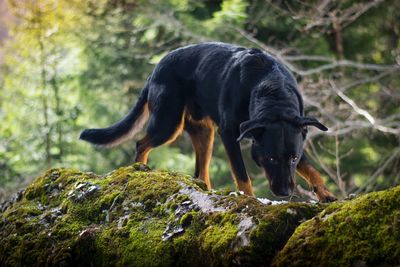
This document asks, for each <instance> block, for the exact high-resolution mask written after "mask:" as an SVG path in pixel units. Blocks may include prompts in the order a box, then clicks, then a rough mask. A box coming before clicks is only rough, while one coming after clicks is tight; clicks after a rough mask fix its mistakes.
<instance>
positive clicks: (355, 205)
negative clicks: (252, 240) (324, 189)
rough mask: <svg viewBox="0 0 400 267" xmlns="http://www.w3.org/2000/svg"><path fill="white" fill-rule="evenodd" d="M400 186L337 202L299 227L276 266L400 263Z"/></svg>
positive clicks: (392, 264)
mask: <svg viewBox="0 0 400 267" xmlns="http://www.w3.org/2000/svg"><path fill="white" fill-rule="evenodd" d="M399 207H400V187H396V188H393V189H391V190H388V191H384V192H375V193H370V194H367V195H364V196H361V197H359V198H357V199H355V200H352V201H350V202H344V203H337V204H334V205H332V206H330V207H328V208H327V209H325V210H324V211H323V212H321V213H320V214H319V215H318V216H317V217H315V218H313V219H311V220H309V221H307V222H306V223H304V224H302V225H301V226H300V227H298V228H297V229H296V232H295V233H294V235H293V236H292V237H291V238H290V240H289V241H288V243H287V244H286V246H285V247H284V249H283V250H282V251H281V252H280V253H279V254H278V256H277V257H276V259H275V261H274V265H276V266H287V265H288V264H290V265H291V266H304V265H310V264H312V263H315V262H318V263H319V264H320V265H323V266H352V265H360V264H361V265H367V266H375V265H387V266H394V265H399V264H400V231H399V230H400V211H399Z"/></svg>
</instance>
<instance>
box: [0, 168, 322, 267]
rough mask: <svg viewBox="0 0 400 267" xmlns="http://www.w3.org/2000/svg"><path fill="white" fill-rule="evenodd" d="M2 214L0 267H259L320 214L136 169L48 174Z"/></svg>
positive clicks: (305, 206) (295, 205) (311, 206)
mask: <svg viewBox="0 0 400 267" xmlns="http://www.w3.org/2000/svg"><path fill="white" fill-rule="evenodd" d="M0 210H2V211H3V212H2V213H0V239H1V240H2V242H0V265H1V266H32V265H34V266H35V265H57V266H59V265H61V266H70V265H78V266H93V265H94V266H110V265H111V266H113V265H119V266H187V265H189V264H190V265H191V266H210V265H211V266H234V265H242V266H260V265H267V264H269V262H270V260H271V259H272V257H273V256H274V255H275V254H276V252H277V251H278V250H279V249H280V248H281V247H283V245H284V244H285V242H286V241H287V240H288V239H289V237H290V236H291V235H292V233H293V231H294V230H295V228H296V227H297V226H298V225H299V224H300V223H301V222H302V221H304V220H306V219H309V218H311V217H312V216H314V215H316V214H317V213H318V212H319V211H321V206H320V205H315V204H307V203H287V204H283V205H265V204H262V203H261V202H259V201H258V200H257V199H255V198H252V197H247V196H243V195H240V194H229V193H227V192H225V191H224V192H221V193H219V194H217V193H211V192H208V191H206V187H205V184H204V183H203V182H201V181H200V180H198V179H193V178H191V177H190V176H188V175H183V174H178V173H170V172H167V171H152V170H149V168H148V167H147V166H145V165H141V164H135V165H133V166H128V167H124V168H120V169H117V170H115V171H113V172H111V173H109V174H106V175H103V176H100V175H95V174H93V173H85V172H81V171H78V170H72V169H61V168H60V169H50V170H49V171H47V172H46V173H44V174H43V175H42V176H40V177H39V178H37V179H36V180H35V181H34V182H33V183H32V184H31V185H30V186H28V188H27V189H26V190H25V191H24V192H22V193H21V194H20V195H19V196H18V197H17V198H15V200H13V201H12V202H10V203H8V204H7V205H3V206H2V207H0Z"/></svg>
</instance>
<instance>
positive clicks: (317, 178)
mask: <svg viewBox="0 0 400 267" xmlns="http://www.w3.org/2000/svg"><path fill="white" fill-rule="evenodd" d="M297 173H298V174H299V175H300V176H301V177H302V178H303V179H304V180H305V181H306V182H307V183H308V184H309V185H310V186H312V187H313V189H314V191H315V193H316V194H317V197H318V199H319V200H320V201H321V202H329V201H333V200H335V199H336V197H335V196H334V195H333V194H332V193H331V192H329V191H328V190H327V189H326V187H325V184H324V181H323V180H322V178H321V174H320V173H319V172H318V171H317V170H316V169H315V168H314V167H313V166H311V165H310V164H309V163H307V162H301V161H300V163H299V165H297Z"/></svg>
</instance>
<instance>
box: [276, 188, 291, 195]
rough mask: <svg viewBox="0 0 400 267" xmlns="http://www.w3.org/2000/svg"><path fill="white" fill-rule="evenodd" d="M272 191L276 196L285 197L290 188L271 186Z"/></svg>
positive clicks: (289, 193)
mask: <svg viewBox="0 0 400 267" xmlns="http://www.w3.org/2000/svg"><path fill="white" fill-rule="evenodd" d="M272 192H273V193H274V194H275V195H276V196H280V197H287V196H290V195H291V194H292V189H290V188H289V187H280V188H275V189H274V188H273V189H272Z"/></svg>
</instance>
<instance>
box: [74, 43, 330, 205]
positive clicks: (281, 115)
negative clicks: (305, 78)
mask: <svg viewBox="0 0 400 267" xmlns="http://www.w3.org/2000/svg"><path fill="white" fill-rule="evenodd" d="M147 120H148V121H149V122H148V127H147V134H146V136H145V137H144V138H143V139H141V140H140V141H138V142H137V145H136V148H137V152H136V153H137V154H136V159H135V161H136V162H143V163H147V158H148V155H149V152H150V151H151V149H152V148H154V147H157V146H160V145H162V144H165V143H169V142H172V141H173V140H175V139H176V138H177V136H178V135H179V134H180V133H181V132H182V131H183V130H186V131H187V132H188V133H189V135H190V137H191V140H192V143H193V147H194V150H195V153H196V170H195V176H196V177H199V178H201V179H202V180H203V181H204V182H205V183H206V184H207V187H208V188H209V189H210V188H211V183H210V180H209V174H208V169H209V164H210V159H211V154H212V148H213V141H214V124H216V125H217V126H218V133H219V134H220V136H221V139H222V142H223V144H224V146H225V149H226V152H227V154H228V157H229V161H230V165H231V170H232V175H233V177H234V179H235V181H236V185H237V188H238V189H239V190H241V191H244V193H245V194H247V195H253V191H252V186H251V180H250V178H249V176H248V175H247V172H246V168H245V166H244V163H243V159H242V155H241V151H240V146H239V141H240V140H241V139H243V138H250V139H251V140H252V141H253V145H252V150H251V152H252V157H253V159H254V161H255V162H256V163H257V164H258V165H259V166H262V167H263V168H264V170H265V173H266V176H267V177H268V179H269V182H270V187H271V189H272V191H273V192H274V193H275V194H276V195H278V196H287V195H290V194H291V192H292V190H293V188H294V184H295V171H296V170H297V171H298V173H299V174H300V175H301V176H302V177H303V178H304V179H305V180H306V181H307V182H308V183H309V184H310V185H311V186H312V187H313V189H314V191H315V193H316V194H317V196H318V198H319V199H320V201H323V202H327V201H333V200H335V197H334V196H333V195H332V194H331V193H330V192H329V191H328V190H327V189H326V188H325V186H324V183H323V181H322V179H321V177H320V174H319V173H318V171H316V170H315V169H314V168H313V167H312V166H311V165H310V164H309V163H308V161H307V159H306V157H305V155H304V153H303V142H304V139H305V137H306V132H307V126H315V127H317V128H318V129H320V130H323V131H326V130H327V128H326V127H325V126H324V125H322V124H321V123H320V122H318V121H317V120H316V119H315V118H311V117H305V116H304V114H303V101H302V98H301V95H300V94H299V92H298V90H297V83H296V80H295V79H294V77H293V76H292V75H291V74H290V73H289V71H288V70H287V69H286V68H285V67H284V66H283V65H282V64H281V63H279V62H278V61H277V60H276V59H274V58H273V57H271V56H270V55H268V54H266V53H264V52H262V51H261V50H259V49H246V48H243V47H238V46H234V45H229V44H224V43H202V44H197V45H189V46H186V47H182V48H179V49H176V50H174V51H172V52H170V53H169V54H167V55H166V56H165V57H164V58H163V59H162V60H161V61H160V63H159V64H158V65H157V66H156V67H155V69H154V70H153V73H152V74H151V75H150V77H149V78H148V80H147V83H146V85H145V87H144V89H143V90H142V92H141V95H140V97H139V99H138V102H137V103H136V105H135V106H134V107H133V109H132V110H131V111H130V112H129V113H128V115H126V117H125V118H123V119H122V120H121V121H119V122H117V123H115V124H114V125H112V126H110V127H108V128H104V129H88V130H85V131H83V132H82V134H81V136H80V138H81V139H83V140H86V141H88V142H90V143H93V144H96V145H100V146H107V147H111V146H115V145H118V144H120V143H122V142H124V141H126V140H128V139H130V138H132V137H133V136H135V134H136V133H138V132H139V131H140V130H141V129H142V127H143V126H144V124H145V122H146V121H147Z"/></svg>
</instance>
